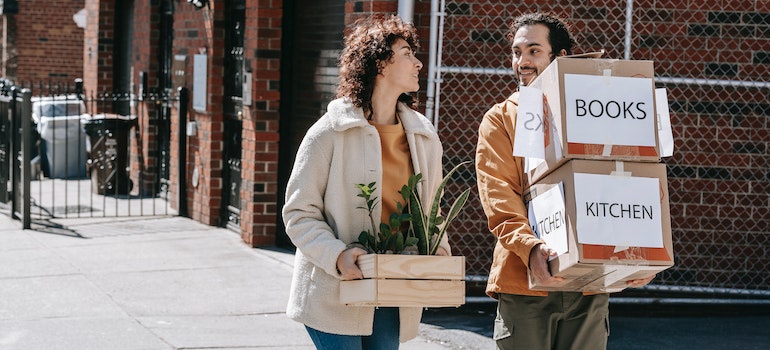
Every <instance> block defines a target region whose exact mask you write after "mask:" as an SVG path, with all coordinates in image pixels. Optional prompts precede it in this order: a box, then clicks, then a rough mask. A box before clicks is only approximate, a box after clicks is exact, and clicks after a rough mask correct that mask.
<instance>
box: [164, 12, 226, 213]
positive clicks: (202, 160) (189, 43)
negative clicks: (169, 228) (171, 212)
mask: <svg viewBox="0 0 770 350" xmlns="http://www.w3.org/2000/svg"><path fill="white" fill-rule="evenodd" d="M218 6H219V7H222V6H223V5H221V4H218V3H215V4H213V5H212V7H211V9H201V10H198V9H195V7H194V6H192V5H190V4H187V3H178V4H177V6H176V11H175V13H174V54H175V55H185V56H186V57H187V66H186V67H185V78H186V85H187V87H188V88H190V89H191V97H192V94H193V93H194V91H193V90H192V88H193V75H194V69H193V64H194V56H195V55H196V54H203V53H205V54H207V55H208V64H207V70H208V72H207V76H208V77H209V79H208V83H207V84H206V89H207V95H208V96H207V103H206V106H207V108H206V110H205V111H195V110H193V109H192V105H191V106H190V115H189V117H188V120H190V121H194V122H196V123H197V126H198V130H197V134H196V135H194V136H191V137H188V138H187V147H188V148H187V168H186V174H187V184H188V186H189V188H188V189H187V202H188V203H189V208H188V213H189V215H190V217H191V218H193V219H195V220H197V221H200V222H202V223H204V224H207V225H219V210H220V205H221V201H222V157H223V155H222V146H223V145H222V130H223V122H222V101H221V100H222V98H221V96H222V94H223V90H222V81H221V76H222V57H223V52H222V51H223V43H222V41H223V39H222V36H223V29H222V28H220V27H219V26H221V25H222V24H221V22H220V23H219V24H216V23H215V17H214V16H215V15H216V14H217V12H216V11H217V7H218ZM220 20H221V19H220ZM215 24H216V26H215ZM178 127H179V129H176V130H180V131H181V130H184V128H183V126H181V125H180V126H178ZM171 162H172V164H175V162H176V158H175V157H174V155H172V161H171ZM194 174H195V177H197V181H193V176H194ZM196 183H197V184H196Z"/></svg>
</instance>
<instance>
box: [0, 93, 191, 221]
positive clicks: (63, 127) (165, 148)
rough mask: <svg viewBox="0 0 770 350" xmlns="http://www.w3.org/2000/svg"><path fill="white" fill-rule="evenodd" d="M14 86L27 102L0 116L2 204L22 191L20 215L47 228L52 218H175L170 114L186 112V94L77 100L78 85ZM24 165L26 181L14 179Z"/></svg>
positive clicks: (106, 95) (110, 95)
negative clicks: (15, 161)
mask: <svg viewBox="0 0 770 350" xmlns="http://www.w3.org/2000/svg"><path fill="white" fill-rule="evenodd" d="M18 85H19V86H25V89H24V90H23V91H25V92H26V94H27V95H28V96H31V97H28V98H29V101H27V104H28V107H27V108H28V109H27V110H26V111H23V110H21V109H18V108H17V109H16V110H14V111H10V112H9V109H4V111H3V112H5V113H3V119H2V121H3V123H0V126H2V130H0V131H2V135H3V137H2V140H0V141H1V142H0V151H3V150H6V149H7V150H9V151H10V152H7V151H6V152H0V153H1V154H0V169H2V175H1V176H0V178H2V179H10V180H9V181H8V182H7V183H9V184H12V185H13V186H8V191H5V193H10V194H11V195H10V196H8V198H14V197H13V196H14V195H19V194H20V193H23V191H20V190H18V188H22V189H23V188H27V189H28V192H27V196H26V197H28V203H27V204H26V205H21V206H22V207H25V206H26V208H25V210H26V211H27V213H28V214H27V215H26V216H24V217H30V219H28V220H31V222H32V223H41V224H43V225H46V223H47V222H48V220H50V219H55V218H80V217H117V216H146V215H175V214H176V212H175V211H174V210H173V209H172V208H171V207H170V199H171V198H170V196H171V191H170V189H171V185H172V184H171V181H170V174H169V168H170V164H169V159H170V154H169V152H170V142H169V141H170V138H169V135H170V130H169V129H170V121H169V116H170V113H169V110H170V109H171V108H172V105H174V104H176V103H179V106H180V107H183V106H186V104H187V101H186V99H185V100H184V101H180V99H179V96H180V95H184V96H186V94H179V95H177V94H142V95H135V94H128V93H107V92H103V93H98V94H97V93H92V94H84V92H83V90H82V85H80V84H79V82H78V83H74V84H70V85H67V84H63V85H62V84H59V85H53V84H40V83H38V84H23V83H20V84H18ZM13 89H15V90H21V88H19V87H16V86H14V87H13ZM13 89H11V88H5V89H4V91H5V93H4V96H2V99H3V100H2V101H0V102H3V101H6V100H7V101H9V102H7V103H10V101H12V100H13V98H12V97H11V96H10V92H11V91H12V90H13ZM17 99H18V98H17ZM19 104H20V105H21V103H19ZM179 112H180V113H186V108H181V110H179ZM6 114H7V115H6ZM6 120H7V121H8V122H5V121H6ZM25 124H26V125H25ZM23 126H26V128H27V131H26V132H27V133H28V135H26V136H21V133H22V131H21V130H22V129H23V128H22V127H23ZM6 134H7V135H8V136H15V135H19V136H16V137H6ZM164 135H165V136H164ZM24 144H28V146H26V147H28V151H27V152H26V154H24V153H25V152H22V151H21V149H22V145H24ZM146 158H149V159H146ZM13 159H20V160H22V159H26V161H23V160H22V162H21V163H20V164H12V162H11V160H13ZM23 164H26V166H27V167H28V173H27V175H26V176H22V175H16V176H14V171H15V170H14V169H15V168H17V167H18V168H22V167H23V166H22V165H23ZM15 172H16V173H19V171H15ZM25 186H26V187H25ZM3 202H6V200H3ZM19 210H20V209H18V208H16V211H19ZM25 227H28V225H25Z"/></svg>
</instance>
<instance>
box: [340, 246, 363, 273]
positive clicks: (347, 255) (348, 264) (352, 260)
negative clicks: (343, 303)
mask: <svg viewBox="0 0 770 350" xmlns="http://www.w3.org/2000/svg"><path fill="white" fill-rule="evenodd" d="M364 254H366V251H365V250H363V249H361V248H357V247H353V248H348V249H345V250H344V251H342V253H340V256H338V257H337V271H338V272H339V273H340V279H341V280H343V281H347V280H358V279H362V278H364V273H363V272H361V269H359V268H358V265H356V260H358V257H359V256H361V255H364Z"/></svg>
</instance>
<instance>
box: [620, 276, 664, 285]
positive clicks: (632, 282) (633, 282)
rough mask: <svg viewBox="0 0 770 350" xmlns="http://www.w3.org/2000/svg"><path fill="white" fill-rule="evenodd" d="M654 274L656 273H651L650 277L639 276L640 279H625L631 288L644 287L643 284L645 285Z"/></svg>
mask: <svg viewBox="0 0 770 350" xmlns="http://www.w3.org/2000/svg"><path fill="white" fill-rule="evenodd" d="M655 276H657V274H656V275H652V276H650V277H647V278H640V279H635V280H630V281H626V284H627V285H628V286H629V287H631V288H640V287H644V286H646V285H647V284H649V283H650V281H652V279H653V278H655Z"/></svg>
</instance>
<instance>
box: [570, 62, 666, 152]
mask: <svg viewBox="0 0 770 350" xmlns="http://www.w3.org/2000/svg"><path fill="white" fill-rule="evenodd" d="M564 98H565V104H566V108H565V109H566V118H567V142H575V143H584V144H596V145H625V146H653V147H654V146H655V128H656V127H657V125H655V109H654V105H655V104H654V97H653V85H652V79H648V78H627V77H612V76H597V75H582V74H565V75H564Z"/></svg>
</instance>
